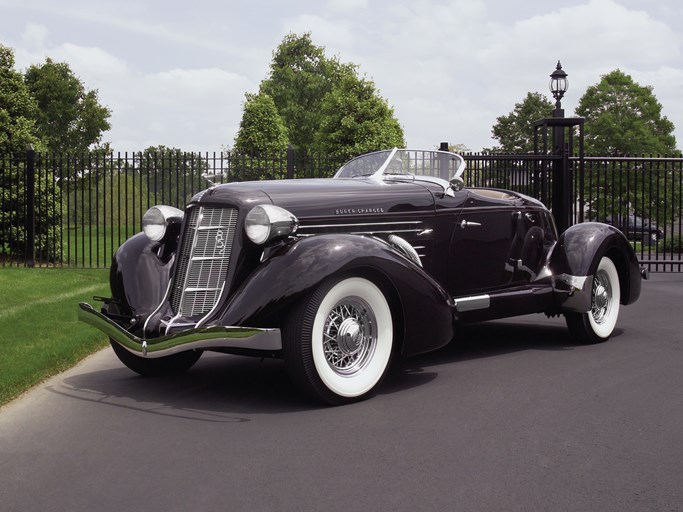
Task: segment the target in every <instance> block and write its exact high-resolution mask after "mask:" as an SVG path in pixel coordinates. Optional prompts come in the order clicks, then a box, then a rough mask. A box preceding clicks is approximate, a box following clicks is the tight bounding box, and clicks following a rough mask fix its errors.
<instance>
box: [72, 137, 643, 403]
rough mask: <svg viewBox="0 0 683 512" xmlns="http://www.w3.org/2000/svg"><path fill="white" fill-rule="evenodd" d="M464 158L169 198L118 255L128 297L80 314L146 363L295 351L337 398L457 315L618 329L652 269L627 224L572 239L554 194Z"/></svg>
mask: <svg viewBox="0 0 683 512" xmlns="http://www.w3.org/2000/svg"><path fill="white" fill-rule="evenodd" d="M464 168H465V162H464V160H463V158H462V157H461V156H459V155H456V154H453V153H448V152H442V151H413V150H403V149H393V150H388V151H380V152H375V153H371V154H367V155H363V156H360V157H358V158H355V159H353V160H351V161H350V162H348V163H347V164H345V165H344V166H343V167H341V169H340V170H339V171H338V172H337V173H336V175H335V176H334V178H330V179H302V180H284V181H257V182H244V183H229V184H223V185H216V186H212V187H210V188H209V189H207V190H205V191H203V192H201V193H199V194H197V195H196V196H194V197H193V198H192V200H191V201H190V202H189V204H188V205H187V207H186V208H185V211H184V212H183V211H180V210H178V209H176V208H172V207H169V206H154V207H153V208H150V209H149V210H148V211H147V213H146V214H145V216H144V218H143V221H142V224H143V232H142V233H139V234H137V235H135V236H133V237H132V238H130V239H129V240H127V241H126V242H125V243H124V244H123V245H122V246H121V247H120V248H119V249H118V251H117V252H116V255H115V258H114V261H113V264H112V268H111V276H110V280H111V293H112V297H111V298H108V299H102V300H103V301H104V305H103V306H102V308H101V311H97V310H96V309H94V308H93V307H91V306H89V305H88V304H85V303H82V304H81V305H80V310H79V317H80V318H81V320H83V321H85V322H88V323H90V324H92V325H94V326H95V327H97V328H99V329H100V330H101V331H103V332H104V333H105V334H106V335H107V336H108V337H109V338H110V340H111V345H112V347H113V349H114V352H115V353H116V355H117V356H118V357H119V359H120V360H121V361H122V362H123V364H125V365H126V366H127V367H129V368H130V369H132V370H133V371H135V372H137V373H139V374H142V375H152V376H154V375H167V374H173V373H177V372H181V371H184V370H187V369H188V368H190V367H191V366H192V365H193V364H194V363H195V362H196V361H197V359H198V358H199V357H200V355H201V354H202V352H203V351H215V352H223V353H228V354H245V355H254V356H259V357H264V356H265V357H280V358H283V359H284V361H285V365H286V367H287V370H288V373H289V375H290V376H291V379H292V381H293V382H294V383H295V384H296V385H297V387H299V388H300V389H301V390H303V391H304V392H306V393H308V394H309V395H311V396H312V397H314V398H316V399H318V400H321V401H323V402H326V403H329V404H343V403H348V402H352V401H356V400H360V399H362V398H365V397H367V396H368V395H370V394H372V392H373V391H374V390H376V389H377V386H378V385H379V383H380V382H381V381H382V378H383V376H384V375H385V373H386V371H387V368H388V366H389V363H390V361H391V359H392V357H394V356H403V357H405V356H412V355H415V354H421V353H424V352H427V351H430V350H435V349H438V348H440V347H443V346H444V345H446V344H447V343H449V342H450V341H451V340H452V339H453V338H454V327H455V324H456V323H458V322H470V321H480V320H488V319H494V318H501V317H509V316H514V315H523V314H527V313H539V312H540V313H546V314H547V315H564V316H565V317H566V321H567V324H568V326H569V329H570V333H571V336H572V338H573V339H574V340H576V341H577V342H588V343H594V342H600V341H603V340H606V339H607V338H609V336H610V334H611V333H612V332H613V330H614V327H615V324H616V322H617V316H618V314H619V308H620V304H624V305H626V304H631V303H632V302H634V301H635V300H636V299H637V298H638V296H639V294H640V289H641V278H642V277H646V276H645V274H644V272H641V270H640V268H639V266H638V262H637V260H636V257H635V255H634V252H633V249H632V248H631V246H630V245H629V243H628V241H627V240H626V238H625V237H624V235H623V233H621V232H620V231H619V230H617V229H616V228H614V227H612V226H608V225H606V224H600V223H584V224H578V225H574V226H572V227H570V228H569V229H567V231H566V232H564V233H562V234H561V235H559V236H558V233H557V230H556V228H555V223H554V221H553V217H552V215H551V214H550V212H549V211H548V209H546V208H545V207H544V206H543V204H541V203H540V202H538V201H536V200H535V199H532V198H530V197H526V196H524V195H521V194H517V193H513V192H508V191H505V190H496V189H490V188H467V187H465V186H464V183H463V179H462V174H463V171H464ZM641 274H642V275H641Z"/></svg>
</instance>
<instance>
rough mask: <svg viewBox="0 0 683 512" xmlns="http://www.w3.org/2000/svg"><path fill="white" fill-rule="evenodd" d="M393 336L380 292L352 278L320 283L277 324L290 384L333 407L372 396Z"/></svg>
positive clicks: (374, 287)
mask: <svg viewBox="0 0 683 512" xmlns="http://www.w3.org/2000/svg"><path fill="white" fill-rule="evenodd" d="M393 338H394V331H393V319H392V313H391V308H390V306H389V303H388V301H387V299H386V297H385V295H384V293H383V292H382V290H381V289H380V288H379V287H378V286H377V285H376V284H374V283H373V282H372V281H370V280H368V279H365V278H363V277H355V276H354V277H346V278H338V279H334V280H331V281H327V282H325V283H323V284H321V285H320V286H319V287H318V288H317V289H316V290H315V291H314V292H313V293H311V294H310V295H309V296H308V297H307V298H306V299H304V300H303V301H302V302H301V303H300V304H299V306H298V308H296V310H295V311H294V313H293V315H291V317H290V318H289V319H288V321H287V322H285V325H284V326H283V345H284V352H285V362H286V364H287V369H288V371H289V373H290V376H291V377H292V380H293V381H294V382H295V384H297V385H298V386H299V387H300V388H302V389H303V390H304V391H305V392H307V393H309V394H312V395H313V396H314V397H316V398H318V399H321V400H322V401H324V402H326V403H329V404H333V405H337V404H343V403H348V402H353V401H357V400H361V399H363V398H366V397H367V396H368V395H369V394H371V393H372V391H373V390H374V389H375V388H376V387H377V385H378V384H379V383H380V382H381V380H382V378H383V377H384V375H385V373H386V370H387V368H388V366H389V361H390V359H391V355H392V350H393Z"/></svg>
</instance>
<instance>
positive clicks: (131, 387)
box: [47, 321, 619, 423]
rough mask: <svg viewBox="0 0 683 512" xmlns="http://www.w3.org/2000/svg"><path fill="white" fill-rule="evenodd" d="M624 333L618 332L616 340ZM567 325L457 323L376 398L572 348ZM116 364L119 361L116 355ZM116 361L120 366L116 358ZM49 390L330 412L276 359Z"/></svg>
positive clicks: (83, 380)
mask: <svg viewBox="0 0 683 512" xmlns="http://www.w3.org/2000/svg"><path fill="white" fill-rule="evenodd" d="M618 334H619V332H618V331H617V332H615V335H618ZM579 347H581V345H576V344H575V343H573V342H572V341H571V339H570V337H569V335H568V332H567V329H566V327H564V322H562V325H559V323H557V322H555V323H550V324H548V323H545V322H529V321H527V322H526V323H524V322H522V323H520V322H519V321H509V322H508V321H496V322H484V323H479V324H472V325H465V326H459V327H458V330H457V333H456V339H455V340H454V341H453V342H451V343H450V344H448V345H447V346H445V347H443V348H441V349H439V350H437V351H434V352H430V353H427V354H423V355H419V356H415V357H411V358H405V359H400V358H399V359H396V360H395V361H394V362H393V364H392V367H391V368H390V370H389V372H388V374H387V377H386V379H385V381H384V382H383V383H382V385H381V386H380V388H379V390H378V394H381V395H387V394H393V393H399V392H401V391H402V390H404V389H409V388H415V387H418V386H423V385H426V384H428V383H429V382H431V381H432V380H434V379H436V378H437V377H438V375H439V371H438V369H437V368H438V367H439V366H441V365H444V364H457V363H458V362H461V361H467V360H473V359H478V358H486V357H493V356H498V355H501V354H506V353H514V352H519V351H523V350H573V349H576V348H579ZM111 357H112V359H114V356H113V354H112V356H111ZM116 363H118V361H116ZM47 389H48V391H50V392H52V393H55V394H58V395H61V396H65V397H69V398H73V399H78V400H85V401H89V402H95V403H98V404H100V405H107V406H110V407H119V408H122V409H127V410H129V411H138V412H144V413H147V414H154V415H161V416H170V417H174V418H180V419H185V420H188V421H206V422H228V423H234V422H244V421H251V419H253V418H251V417H250V416H251V415H254V414H279V413H290V412H296V411H306V410H315V409H320V408H325V406H322V405H319V404H317V403H315V402H313V401H311V400H309V399H307V398H306V397H304V396H302V395H301V394H300V393H299V392H298V390H297V389H296V388H295V387H294V385H293V384H292V383H291V381H290V379H289V377H288V375H287V371H286V368H285V365H284V362H283V361H281V360H277V359H256V358H251V357H240V356H226V355H222V354H212V353H209V354H204V356H203V357H202V358H201V359H200V360H199V362H198V363H197V364H196V365H195V366H194V367H193V368H192V369H191V370H189V371H188V372H186V373H184V374H182V375H179V376H174V377H163V378H145V377H140V376H138V375H136V374H135V373H133V372H131V371H130V370H128V369H127V368H125V367H123V366H118V365H115V364H114V363H113V362H112V365H111V367H108V368H106V369H102V370H99V371H94V372H89V373H81V374H77V375H73V376H70V377H67V378H65V379H64V380H63V381H62V382H61V383H60V384H59V385H56V386H50V387H48V388H47Z"/></svg>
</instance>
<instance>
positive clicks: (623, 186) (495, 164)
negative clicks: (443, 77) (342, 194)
mask: <svg viewBox="0 0 683 512" xmlns="http://www.w3.org/2000/svg"><path fill="white" fill-rule="evenodd" d="M464 157H465V160H466V161H467V169H466V171H465V176H464V178H465V182H466V183H467V184H468V186H475V187H484V186H485V187H495V188H502V189H509V190H514V191H517V192H521V193H524V194H526V195H529V196H531V197H534V198H536V199H538V200H539V201H542V202H543V203H544V204H546V205H548V206H550V205H552V204H553V201H552V194H553V187H552V181H553V177H552V167H553V162H556V161H557V160H558V159H561V158H562V157H561V156H556V155H498V154H496V155H492V154H467V155H464ZM343 160H344V159H342V158H336V157H332V156H328V155H305V154H301V153H299V152H297V151H294V150H292V149H290V150H288V151H286V152H282V153H277V154H260V155H257V156H245V155H239V154H235V153H230V152H227V153H226V152H214V153H201V154H200V153H182V152H180V151H168V152H159V153H148V152H145V153H125V152H124V153H107V154H104V153H98V152H93V153H88V154H85V155H52V154H36V153H35V152H32V151H29V152H27V153H26V154H25V155H20V156H18V157H17V156H9V155H0V192H1V194H2V196H1V200H2V201H1V205H0V265H2V266H32V265H34V264H35V265H40V266H58V267H79V268H106V267H109V266H110V264H111V261H112V255H113V253H114V251H115V250H116V249H117V248H118V246H119V245H120V244H121V243H122V242H123V241H124V240H126V239H127V238H128V237H130V236H132V235H133V234H135V233H137V232H138V231H139V229H140V223H141V219H142V215H143V214H144V212H145V211H146V210H147V208H149V207H150V206H153V205H155V204H168V205H171V206H175V207H177V208H181V209H182V208H184V206H185V204H186V203H187V202H188V201H189V200H190V199H191V198H192V197H193V196H194V195H195V194H196V193H197V192H199V191H201V190H203V189H205V188H207V187H208V186H211V185H212V184H215V183H226V182H232V181H245V180H260V179H293V178H309V177H329V176H332V175H333V174H334V172H335V171H336V170H337V169H338V168H339V167H340V165H341V164H342V163H343ZM569 162H570V166H571V177H572V180H571V183H572V190H571V197H572V201H571V214H570V218H571V219H572V222H573V223H577V222H584V221H593V220H597V221H602V222H604V221H609V222H613V223H617V221H618V220H619V219H624V218H629V217H634V218H637V219H642V220H645V221H647V222H648V223H649V224H652V225H653V226H655V227H656V228H657V229H658V230H660V231H661V232H662V237H661V239H660V240H657V241H653V240H652V239H650V238H648V239H645V237H644V236H640V237H637V236H636V235H637V233H636V232H635V231H633V232H630V230H629V229H628V228H624V230H625V231H626V232H627V234H629V235H633V236H630V238H632V239H633V240H632V243H633V246H634V248H635V249H636V251H637V253H638V256H639V259H640V260H641V263H643V264H647V265H648V266H649V267H650V270H651V271H654V272H681V271H683V257H682V254H681V239H682V238H683V224H682V219H683V200H682V196H683V159H681V158H668V157H585V158H583V159H579V158H570V159H569Z"/></svg>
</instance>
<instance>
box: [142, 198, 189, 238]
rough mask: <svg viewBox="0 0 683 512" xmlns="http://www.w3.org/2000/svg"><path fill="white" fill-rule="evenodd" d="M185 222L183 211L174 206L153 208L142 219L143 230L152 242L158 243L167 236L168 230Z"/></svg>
mask: <svg viewBox="0 0 683 512" xmlns="http://www.w3.org/2000/svg"><path fill="white" fill-rule="evenodd" d="M182 220H183V211H182V210H178V208H174V207H173V206H165V205H157V206H152V207H151V208H150V209H149V210H147V211H146V212H145V215H143V217H142V230H143V231H144V232H145V235H147V237H148V238H149V239H150V240H154V241H155V242H158V241H159V240H161V239H162V238H164V235H165V234H166V229H167V228H168V227H169V226H170V225H171V224H175V223H180V222H181V221H182Z"/></svg>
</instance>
